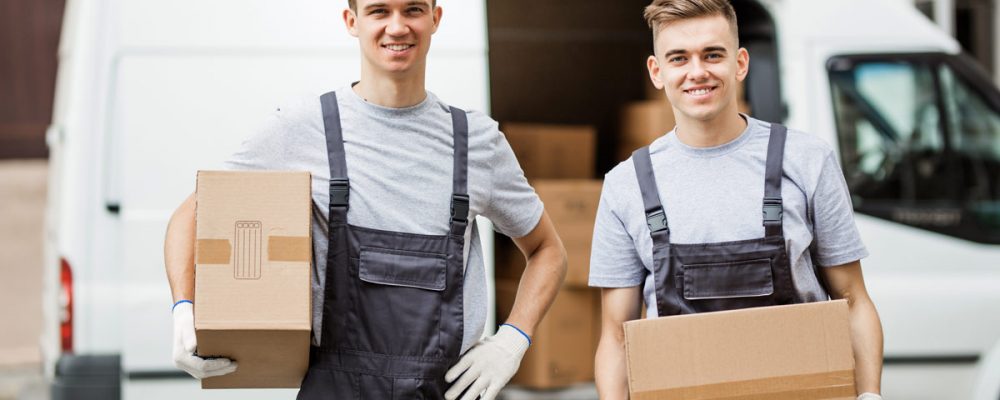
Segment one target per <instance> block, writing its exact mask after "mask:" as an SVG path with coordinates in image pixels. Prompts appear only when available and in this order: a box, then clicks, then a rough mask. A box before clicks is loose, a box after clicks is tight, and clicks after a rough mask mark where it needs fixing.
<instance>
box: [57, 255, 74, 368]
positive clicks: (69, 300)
mask: <svg viewBox="0 0 1000 400" xmlns="http://www.w3.org/2000/svg"><path fill="white" fill-rule="evenodd" d="M59 338H60V342H61V343H62V351H63V352H64V353H72V352H73V270H72V269H71V268H70V266H69V262H68V261H66V259H65V258H61V259H60V260H59Z"/></svg>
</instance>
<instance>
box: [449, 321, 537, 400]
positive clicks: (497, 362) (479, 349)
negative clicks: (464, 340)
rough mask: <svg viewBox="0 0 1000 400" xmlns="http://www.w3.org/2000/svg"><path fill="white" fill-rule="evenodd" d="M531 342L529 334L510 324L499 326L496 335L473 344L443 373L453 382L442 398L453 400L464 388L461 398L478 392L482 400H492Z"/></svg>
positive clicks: (465, 399) (512, 373)
mask: <svg viewBox="0 0 1000 400" xmlns="http://www.w3.org/2000/svg"><path fill="white" fill-rule="evenodd" d="M530 344H531V342H530V341H529V339H528V336H527V335H525V334H524V333H521V331H520V330H518V329H517V328H514V326H513V325H509V324H503V325H501V326H500V329H499V330H497V334H496V335H493V336H490V337H488V338H486V339H484V340H481V341H480V342H479V343H476V345H475V346H473V347H472V348H471V349H469V351H467V352H466V353H465V355H464V356H462V358H461V359H460V360H458V363H457V364H455V366H453V367H451V369H450V370H448V373H446V374H445V375H444V380H445V381H447V382H448V383H451V382H455V383H454V384H452V385H451V388H450V389H448V392H446V393H445V394H444V398H445V399H448V400H455V399H457V398H458V396H459V395H460V394H462V391H465V396H462V400H473V399H475V398H477V397H478V396H479V395H480V394H482V397H481V399H482V400H493V399H494V398H496V396H497V393H500V389H503V387H504V385H506V384H507V382H508V381H510V378H511V377H512V376H514V373H515V372H517V368H518V366H520V365H521V358H522V357H524V352H525V351H527V350H528V345H530ZM459 375H461V378H459ZM456 378H458V381H457V382H456V381H455V379H456ZM470 385H471V386H470ZM465 388H469V390H465ZM483 392H485V393H483Z"/></svg>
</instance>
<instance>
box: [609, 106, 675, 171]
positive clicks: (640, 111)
mask: <svg viewBox="0 0 1000 400" xmlns="http://www.w3.org/2000/svg"><path fill="white" fill-rule="evenodd" d="M674 124H675V121H674V110H673V108H671V106H670V103H669V102H667V99H666V96H664V98H662V99H659V100H645V101H637V102H632V103H628V104H625V106H624V107H622V111H621V136H620V137H619V141H618V159H619V160H625V159H628V158H629V156H631V155H632V152H633V151H635V150H636V149H638V148H640V147H642V146H646V145H649V144H650V143H653V141H654V140H656V138H658V137H660V136H663V135H664V134H666V133H667V132H670V130H671V129H674Z"/></svg>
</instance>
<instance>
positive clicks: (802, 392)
mask: <svg viewBox="0 0 1000 400" xmlns="http://www.w3.org/2000/svg"><path fill="white" fill-rule="evenodd" d="M625 348H626V358H627V364H628V380H629V392H630V394H631V398H632V399H633V400H649V399H656V400H661V399H663V400H665V399H691V400H714V399H735V398H740V399H750V398H753V399H837V400H841V399H842V400H848V399H851V400H853V399H854V398H855V397H856V396H857V395H856V394H855V389H854V356H853V353H852V351H851V338H850V335H849V332H848V315H847V302H846V301H843V300H839V301H825V302H818V303H808V304H797V305H788V306H777V307H762V308H751V309H745V310H739V311H724V312H716V313H705V314H692V315H681V316H673V317H664V318H656V319H650V320H642V321H629V322H626V323H625Z"/></svg>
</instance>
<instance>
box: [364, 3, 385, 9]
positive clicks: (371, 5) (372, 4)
mask: <svg viewBox="0 0 1000 400" xmlns="http://www.w3.org/2000/svg"><path fill="white" fill-rule="evenodd" d="M379 7H385V3H371V4H369V5H367V6H365V10H370V9H373V8H379Z"/></svg>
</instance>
